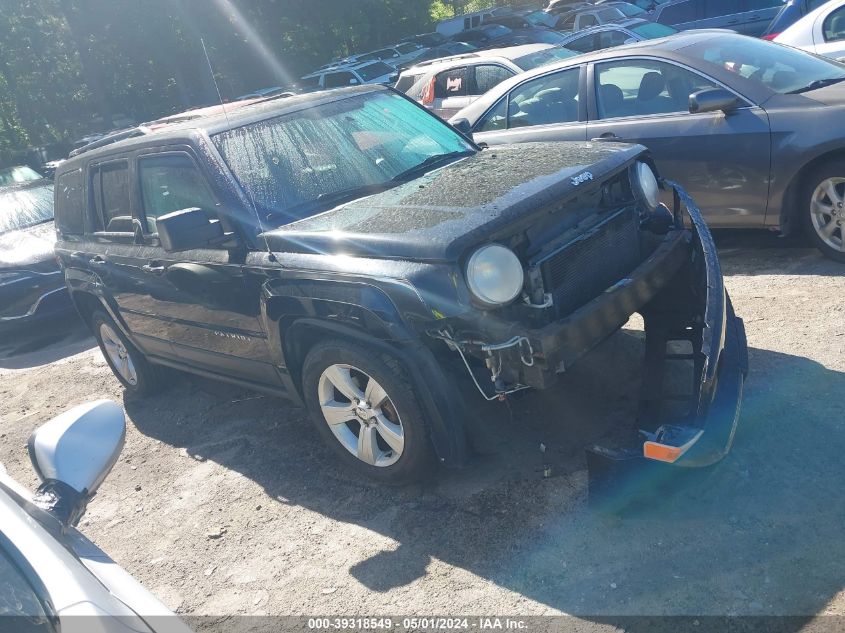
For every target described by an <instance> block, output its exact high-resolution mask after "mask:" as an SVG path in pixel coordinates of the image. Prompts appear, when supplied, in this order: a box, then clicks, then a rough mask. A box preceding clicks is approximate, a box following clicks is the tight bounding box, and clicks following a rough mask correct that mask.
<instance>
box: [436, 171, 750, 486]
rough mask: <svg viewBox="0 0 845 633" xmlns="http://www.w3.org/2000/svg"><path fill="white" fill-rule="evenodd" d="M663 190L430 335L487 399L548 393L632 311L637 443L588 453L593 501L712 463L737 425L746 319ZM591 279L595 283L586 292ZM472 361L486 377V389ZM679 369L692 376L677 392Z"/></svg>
mask: <svg viewBox="0 0 845 633" xmlns="http://www.w3.org/2000/svg"><path fill="white" fill-rule="evenodd" d="M663 187H664V188H666V187H669V188H671V189H672V190H673V193H674V195H673V197H674V209H673V210H672V211H670V210H669V209H668V208H667V207H665V206H663V205H660V208H659V209H658V210H657V211H656V212H655V213H651V214H643V213H642V212H641V211H638V210H636V209H632V210H631V209H629V208H628V207H627V206H625V205H622V206H620V207H618V210H617V209H616V208H614V209H613V210H612V211H609V212H607V213H605V214H604V215H603V217H602V219H601V221H598V222H596V223H595V224H594V225H593V226H591V228H590V229H589V231H585V232H584V233H583V234H582V235H579V236H578V237H577V239H571V240H570V239H568V240H567V241H566V242H565V243H564V244H563V245H560V246H556V247H555V248H554V249H546V250H543V249H538V251H537V252H536V254H535V255H534V256H528V257H526V258H525V260H524V261H525V270H526V286H525V287H526V293H525V295H524V296H523V297H522V298H521V301H518V302H516V303H515V304H513V305H511V306H509V307H508V308H507V310H505V311H500V312H499V313H497V314H492V313H490V312H487V313H483V314H480V315H477V316H476V317H475V318H474V320H470V321H464V322H460V321H454V322H445V323H441V324H440V325H441V327H439V328H438V329H437V330H430V331H429V335H431V336H433V337H435V338H438V339H441V340H443V341H445V343H446V345H447V346H448V347H449V349H450V350H452V351H453V352H455V353H456V354H458V355H459V356H460V359H461V360H462V362H463V364H464V365H465V366H466V369H467V371H468V372H469V375H470V376H471V377H472V379H473V381H474V382H475V385H476V387H477V388H478V390H479V391H480V392H481V393H482V395H483V396H484V397H485V398H486V399H488V400H493V399H504V398H506V397H507V396H508V395H509V394H511V393H514V392H516V391H521V390H523V389H527V388H538V389H545V388H548V387H551V386H552V385H553V384H554V383H555V382H556V379H557V377H558V375H559V374H561V373H564V372H565V371H566V370H567V369H568V368H569V367H570V366H571V365H572V364H573V363H574V362H575V361H577V360H578V359H579V358H580V357H581V356H583V355H584V354H586V353H587V352H589V351H590V350H591V349H593V348H594V347H595V346H596V345H598V344H599V343H600V342H602V341H603V340H604V339H606V338H607V337H608V336H610V335H611V334H613V333H614V332H616V331H617V330H618V329H619V328H621V327H622V326H623V325H624V324H625V323H626V322H627V321H628V319H629V317H630V316H631V315H632V314H634V313H640V314H641V315H642V317H643V321H644V325H645V361H644V366H643V371H642V377H643V379H642V387H641V398H640V404H639V412H638V419H637V426H638V428H639V429H640V431H639V433H640V437H639V439H637V440H636V441H635V442H634V443H632V444H631V445H628V446H623V447H618V446H617V447H601V446H592V447H589V448H588V449H587V464H588V469H589V478H590V494H591V497H593V498H598V497H600V496H604V495H606V494H609V493H610V492H611V491H614V492H618V491H619V490H620V486H623V487H627V486H629V485H632V484H633V483H635V482H637V481H643V482H648V481H651V479H650V476H649V474H648V473H650V472H651V471H653V470H661V469H663V470H665V469H666V468H667V464H672V465H675V466H706V465H709V464H712V463H714V462H716V461H718V460H719V459H721V458H722V457H723V456H724V455H725V454H726V453H727V451H728V450H729V449H730V446H731V443H732V441H733V435H734V431H735V428H736V423H737V418H738V414H739V408H740V403H741V398H742V387H743V382H744V379H745V375H746V373H747V366H748V363H747V346H746V340H745V332H744V328H743V324H742V320H741V319H739V318H738V317H737V316H736V315H735V314H734V312H733V308H732V306H731V303H730V299H729V298H728V295H727V293H726V291H725V287H724V283H723V280H722V272H721V268H720V265H719V260H718V256H717V254H716V247H715V244H714V242H713V238H712V236H711V234H710V231H709V229H708V228H707V225H706V224H705V222H704V220H703V218H702V216H701V212H700V211H699V209H698V208H697V207H696V206H695V204H694V203H693V201H692V200H691V199H690V197H689V196H688V195H687V194H686V193H685V192H684V191H683V189H682V188H681V187H680V186H679V185H677V184H675V183H670V182H664V183H663ZM585 279H586V281H585ZM588 284H593V287H592V288H588V289H587V290H586V291H584V287H585V285H588ZM596 284H598V285H596ZM561 288H563V290H561ZM582 291H584V292H586V293H587V294H586V295H579V294H578V293H579V292H582ZM473 358H475V359H478V360H480V361H482V362H483V364H484V366H485V367H486V370H487V371H488V372H489V378H490V383H488V384H487V385H484V384H483V383H484V382H485V381H484V380H483V379H481V380H480V379H479V377H478V375H477V374H478V371H474V370H473V367H472V359H473ZM679 363H680V364H683V365H684V366H685V367H686V370H687V374H688V376H689V380H688V381H687V382H686V384H685V385H684V386H685V387H686V388H685V389H682V390H673V387H672V386H671V385H670V383H672V380H671V378H673V377H676V376H677V375H678V374H679V373H680V372H679V371H678V370H677V368H678V364H679ZM476 367H477V365H476ZM667 376H668V377H669V379H668V380H667ZM675 382H678V381H675Z"/></svg>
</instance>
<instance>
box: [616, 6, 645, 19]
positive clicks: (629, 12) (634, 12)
mask: <svg viewBox="0 0 845 633" xmlns="http://www.w3.org/2000/svg"><path fill="white" fill-rule="evenodd" d="M614 8H615V9H619V11H621V12H622V13H624V14H625V15H626V16H628V17H629V18H632V17H636V16H638V15H643V14H644V13H645V12H646V11H645V9H641V8H640V7H638V6H637V5H635V4H628V3H627V2H625V3H624V4H617V5H614Z"/></svg>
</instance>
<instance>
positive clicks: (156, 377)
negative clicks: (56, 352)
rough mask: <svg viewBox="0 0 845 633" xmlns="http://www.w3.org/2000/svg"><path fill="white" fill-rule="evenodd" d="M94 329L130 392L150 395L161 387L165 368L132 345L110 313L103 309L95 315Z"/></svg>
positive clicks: (116, 375)
mask: <svg viewBox="0 0 845 633" xmlns="http://www.w3.org/2000/svg"><path fill="white" fill-rule="evenodd" d="M91 329H92V330H93V331H94V337H95V338H96V339H97V343H98V344H99V345H100V350H101V351H102V352H103V357H104V358H105V359H106V363H108V365H109V367H110V368H111V370H112V373H114V376H115V378H117V379H118V380H119V381H120V384H122V385H123V387H124V388H125V389H126V391H128V392H129V393H132V394H135V395H138V396H148V395H152V394H154V393H156V392H157V391H160V390H161V385H162V380H161V372H162V370H161V369H159V368H158V367H156V366H155V365H153V364H152V363H150V362H149V361H148V360H147V358H146V357H145V356H144V355H143V354H142V353H141V352H140V351H138V348H137V347H135V346H134V345H132V343H131V342H130V341H129V339H127V338H126V336H124V334H123V332H121V331H120V328H119V327H117V325H115V323H114V321H113V320H112V319H111V317H110V316H109V315H107V314H106V313H105V312H102V311H100V310H97V311H95V312H94V313H93V314H92V315H91Z"/></svg>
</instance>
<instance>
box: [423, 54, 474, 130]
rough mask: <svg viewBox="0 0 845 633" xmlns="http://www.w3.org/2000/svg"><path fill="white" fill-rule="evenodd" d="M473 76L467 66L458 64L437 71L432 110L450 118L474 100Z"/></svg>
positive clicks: (444, 117) (442, 116)
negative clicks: (472, 91)
mask: <svg viewBox="0 0 845 633" xmlns="http://www.w3.org/2000/svg"><path fill="white" fill-rule="evenodd" d="M471 79H472V76H471V74H470V70H469V69H468V68H467V67H466V66H458V67H457V68H450V69H449V70H444V71H442V72H439V73H437V75H436V76H435V78H434V101H433V102H432V103H431V105H430V106H428V107H430V108H431V111H432V112H434V113H435V114H437V115H438V116H440V117H441V118H443V119H448V118H449V117H451V116H452V115H453V114H455V113H456V112H457V111H458V110H460V109H461V108H463V107H464V106H468V105H469V104H470V103H471V102H472V96H471V94H470V81H471Z"/></svg>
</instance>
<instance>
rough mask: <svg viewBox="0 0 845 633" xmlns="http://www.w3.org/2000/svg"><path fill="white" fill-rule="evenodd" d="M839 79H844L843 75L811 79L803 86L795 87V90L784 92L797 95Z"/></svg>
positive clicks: (830, 84) (836, 81)
mask: <svg viewBox="0 0 845 633" xmlns="http://www.w3.org/2000/svg"><path fill="white" fill-rule="evenodd" d="M840 81H845V77H830V78H828V79H816V80H815V81H811V82H810V83H808V84H807V85H806V86H804V87H803V88H796V89H795V90H790V91H789V92H787V93H786V94H788V95H797V94H801V93H802V92H809V91H810V90H817V89H819V88H824V87H825V86H832V85H833V84H838V83H839V82H840Z"/></svg>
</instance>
